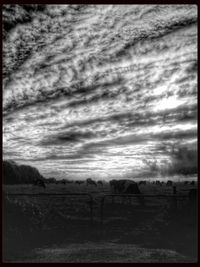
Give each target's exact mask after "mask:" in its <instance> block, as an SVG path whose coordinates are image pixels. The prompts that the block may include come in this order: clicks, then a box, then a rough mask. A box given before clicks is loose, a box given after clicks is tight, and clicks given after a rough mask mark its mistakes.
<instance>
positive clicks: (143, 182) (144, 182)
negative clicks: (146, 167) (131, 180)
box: [139, 181, 147, 185]
mask: <svg viewBox="0 0 200 267" xmlns="http://www.w3.org/2000/svg"><path fill="white" fill-rule="evenodd" d="M142 184H143V185H145V184H147V182H146V181H140V182H139V185H142Z"/></svg>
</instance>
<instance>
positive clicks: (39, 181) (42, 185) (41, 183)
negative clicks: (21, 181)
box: [33, 179, 46, 188]
mask: <svg viewBox="0 0 200 267" xmlns="http://www.w3.org/2000/svg"><path fill="white" fill-rule="evenodd" d="M33 185H37V186H40V187H43V188H46V185H45V182H44V181H43V180H41V179H37V180H35V181H34V183H33Z"/></svg>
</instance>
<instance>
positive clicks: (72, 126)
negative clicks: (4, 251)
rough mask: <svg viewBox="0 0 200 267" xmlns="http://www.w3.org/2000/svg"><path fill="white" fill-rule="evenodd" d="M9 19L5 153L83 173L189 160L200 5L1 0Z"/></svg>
mask: <svg viewBox="0 0 200 267" xmlns="http://www.w3.org/2000/svg"><path fill="white" fill-rule="evenodd" d="M3 22H4V25H3V27H4V28H3V30H4V31H3V37H4V40H3V77H4V79H3V157H4V159H12V160H14V161H16V162H17V163H23V164H27V165H32V166H34V167H36V168H38V169H39V171H40V172H41V173H42V174H43V175H45V176H47V177H52V176H54V177H57V178H63V177H70V178H71V177H74V178H77V177H78V178H79V179H84V178H85V177H87V178H88V177H93V178H99V177H101V178H113V177H134V178H138V177H145V175H147V174H148V173H149V172H154V171H155V170H156V171H158V172H159V173H160V174H161V173H162V170H163V169H165V168H166V166H172V165H170V164H172V163H173V160H174V158H175V155H176V156H177V153H179V154H181V157H182V159H183V158H184V159H183V161H182V162H185V163H186V162H187V164H188V167H190V166H191V162H190V160H191V159H192V161H194V160H195V156H194V153H196V150H197V7H196V6H195V5H160V6H157V5H124V6H123V5H98V6H94V5H58V6H57V5H47V6H45V5H26V6H23V5H4V7H3ZM181 151H182V152H181ZM185 151H186V152H187V153H185ZM192 152H194V153H192ZM183 154H184V155H183ZM191 155H192V156H191ZM188 162H189V163H188ZM185 163H184V165H185ZM155 166H156V167H155ZM154 167H155V168H154ZM158 167H159V168H158ZM148 175H149V174H148Z"/></svg>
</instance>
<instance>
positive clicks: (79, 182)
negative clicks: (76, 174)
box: [75, 181, 84, 185]
mask: <svg viewBox="0 0 200 267" xmlns="http://www.w3.org/2000/svg"><path fill="white" fill-rule="evenodd" d="M75 183H76V184H78V185H81V184H83V183H84V181H76V182H75Z"/></svg>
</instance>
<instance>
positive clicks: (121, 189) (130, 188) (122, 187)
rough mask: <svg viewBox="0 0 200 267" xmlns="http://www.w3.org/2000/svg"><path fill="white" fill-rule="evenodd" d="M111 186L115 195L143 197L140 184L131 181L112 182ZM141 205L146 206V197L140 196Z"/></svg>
mask: <svg viewBox="0 0 200 267" xmlns="http://www.w3.org/2000/svg"><path fill="white" fill-rule="evenodd" d="M110 186H111V188H112V189H113V191H114V193H115V194H123V195H126V194H136V195H141V191H140V189H139V187H138V184H137V183H135V182H134V181H131V180H126V179H124V180H111V181H110ZM138 200H139V202H140V204H142V205H144V197H140V196H138Z"/></svg>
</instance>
